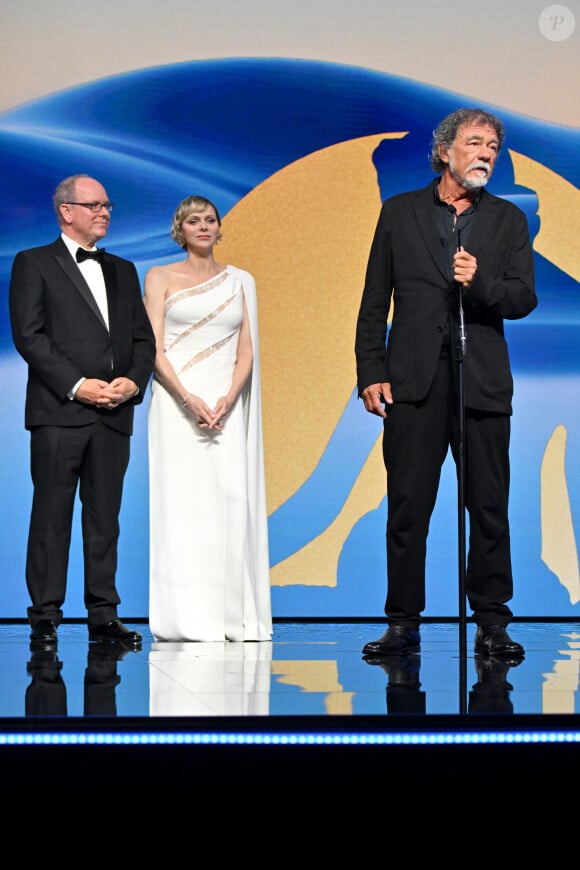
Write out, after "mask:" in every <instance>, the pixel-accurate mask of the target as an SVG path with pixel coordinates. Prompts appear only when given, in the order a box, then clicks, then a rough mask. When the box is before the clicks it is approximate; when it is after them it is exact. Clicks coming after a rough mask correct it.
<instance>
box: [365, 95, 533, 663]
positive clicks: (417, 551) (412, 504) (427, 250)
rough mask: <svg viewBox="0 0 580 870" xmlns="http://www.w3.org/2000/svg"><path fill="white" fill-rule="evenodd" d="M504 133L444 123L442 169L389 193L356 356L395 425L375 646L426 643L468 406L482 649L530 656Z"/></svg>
mask: <svg viewBox="0 0 580 870" xmlns="http://www.w3.org/2000/svg"><path fill="white" fill-rule="evenodd" d="M504 138H505V134H504V127H503V124H502V122H501V121H500V120H499V118H497V117H496V116H495V115H492V114H490V113H489V112H487V111H484V110H483V109H480V108H463V109H458V110H457V111H455V112H452V113H451V114H450V115H448V116H447V117H446V118H444V119H443V120H442V121H441V123H440V124H439V125H438V127H437V129H436V130H435V131H434V134H433V143H432V148H431V153H430V160H431V166H432V169H433V170H434V171H435V172H436V173H438V177H437V178H436V179H435V180H434V181H431V182H430V183H429V184H428V185H427V186H426V187H423V188H421V189H419V190H414V191H411V192H407V193H401V194H397V195H395V196H392V197H390V198H388V199H386V200H385V202H384V203H383V205H382V208H381V212H380V215H379V219H378V223H377V226H376V230H375V235H374V239H373V242H372V246H371V250H370V255H369V260H368V265H367V270H366V278H365V285H364V290H363V294H362V300H361V305H360V309H359V314H358V320H357V329H356V343H355V353H356V363H357V383H358V392H359V396H360V397H361V398H362V400H363V403H364V406H365V409H366V410H367V411H368V412H369V413H371V414H375V415H377V416H378V417H380V418H382V420H383V426H384V429H383V457H384V463H385V467H386V470H387V505H388V517H387V596H386V602H385V613H386V616H387V622H388V628H387V630H386V632H385V633H384V635H383V636H382V637H380V638H379V639H378V640H376V641H370V642H369V643H367V644H365V646H364V647H363V654H364V655H365V656H367V657H369V656H370V657H377V656H384V655H391V654H398V653H409V652H416V651H418V650H419V648H420V623H421V614H422V611H423V610H424V608H425V559H426V548H427V534H428V531H429V523H430V519H431V514H432V512H433V509H434V506H435V502H436V498H437V493H438V489H439V481H440V476H441V468H442V465H443V462H444V460H445V458H446V456H447V453H448V450H449V448H451V452H452V455H453V458H454V460H455V462H456V464H458V461H459V459H460V456H461V457H463V442H462V435H463V432H462V428H463V427H462V426H461V425H460V424H461V423H462V422H463V416H464V438H465V452H464V458H465V464H464V470H465V506H466V508H467V511H468V514H469V551H468V558H467V573H466V595H467V599H468V601H469V604H470V607H471V609H472V611H473V617H474V621H475V622H476V624H477V630H476V633H475V642H474V645H475V650H474V651H475V653H476V655H484V656H501V657H504V658H505V657H509V658H518V657H519V658H521V657H522V656H523V655H524V649H523V647H522V646H521V644H519V643H516V642H515V641H514V640H512V638H511V637H510V636H509V634H508V633H507V630H506V629H507V626H508V624H509V622H510V621H511V619H512V616H513V614H512V611H511V609H510V607H509V605H508V602H509V601H510V600H511V598H512V597H513V577H512V566H511V549H510V529H509V521H508V498H509V483H510V464H509V442H510V418H511V414H512V396H513V379H512V373H511V368H510V361H509V354H508V347H507V343H506V340H505V337H504V320H506V319H507V320H517V319H519V318H523V317H526V316H527V315H528V314H530V312H531V311H533V310H534V308H535V307H536V305H537V302H538V300H537V297H536V292H535V277H534V258H533V251H532V246H531V241H530V235H529V228H528V223H527V219H526V216H525V214H524V213H523V212H522V211H521V210H520V209H519V208H518V207H517V206H516V205H514V204H513V203H511V202H509V201H507V200H505V199H500V198H499V197H497V196H493V195H492V194H490V193H489V192H488V191H486V190H485V186H486V185H487V183H488V181H489V179H490V177H491V175H492V172H493V170H494V167H495V164H496V161H497V158H498V156H499V153H500V150H501V148H502V146H503V143H504ZM391 303H393V316H392V321H391V323H390V325H389V322H388V321H389V312H390V310H391ZM465 331H466V333H467V342H466V347H467V352H466V353H465V354H464V356H463V355H462V354H461V353H460V352H458V349H459V348H460V347H461V341H462V340H464V339H465V334H464V332H465ZM464 349H465V348H464ZM459 361H461V362H462V364H463V372H462V377H463V381H461V382H460V380H459V374H460V373H459ZM459 383H462V384H464V405H463V406H462V407H463V410H464V415H463V413H461V417H460V406H459V401H458V384H459Z"/></svg>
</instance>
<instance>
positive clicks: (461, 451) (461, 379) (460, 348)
mask: <svg viewBox="0 0 580 870" xmlns="http://www.w3.org/2000/svg"><path fill="white" fill-rule="evenodd" d="M460 248H461V241H460V237H459V227H457V250H458V251H459V250H460ZM457 299H458V302H457V307H458V331H457V363H458V366H457V373H458V378H457V398H458V408H457V419H458V423H459V443H458V451H457V519H458V535H457V538H458V553H459V671H460V681H459V683H460V712H461V713H465V712H466V705H465V694H466V693H465V690H464V687H465V684H466V673H465V671H466V656H467V626H466V607H465V597H466V596H465V570H466V569H465V563H466V546H465V375H464V370H463V360H464V358H465V351H466V347H465V346H466V334H465V319H464V313H463V288H462V287H461V284H459V283H458V284H457Z"/></svg>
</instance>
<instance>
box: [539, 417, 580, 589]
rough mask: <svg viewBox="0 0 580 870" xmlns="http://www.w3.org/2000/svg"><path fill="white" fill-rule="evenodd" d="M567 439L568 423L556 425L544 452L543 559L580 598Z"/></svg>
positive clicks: (541, 504) (542, 475)
mask: <svg viewBox="0 0 580 870" xmlns="http://www.w3.org/2000/svg"><path fill="white" fill-rule="evenodd" d="M566 439H567V433H566V429H565V428H564V426H556V428H555V429H554V431H553V433H552V436H551V438H550V440H549V441H548V444H547V446H546V449H545V451H544V458H543V460H542V466H541V471H540V508H541V526H542V553H541V557H542V561H543V562H544V563H545V564H546V565H547V567H548V568H549V569H550V571H553V573H554V574H555V575H556V577H557V578H558V580H559V581H560V583H561V584H562V586H563V587H564V588H565V589H566V590H567V592H568V595H569V596H570V603H571V604H577V603H578V601H580V574H579V571H578V550H577V548H576V537H575V535H574V525H573V523H572V511H571V509H570V497H569V494H568V485H567V483H566V469H565V462H566Z"/></svg>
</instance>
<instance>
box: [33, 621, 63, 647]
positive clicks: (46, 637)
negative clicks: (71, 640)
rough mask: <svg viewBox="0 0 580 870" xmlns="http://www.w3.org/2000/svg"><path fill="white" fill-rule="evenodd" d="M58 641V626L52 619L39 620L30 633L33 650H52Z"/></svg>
mask: <svg viewBox="0 0 580 870" xmlns="http://www.w3.org/2000/svg"><path fill="white" fill-rule="evenodd" d="M57 641H58V635H57V633H56V625H55V624H54V622H53V621H52V619H39V620H38V622H37V623H36V625H35V626H34V627H33V629H32V631H31V632H30V648H31V649H50V648H51V647H55V646H56V644H57Z"/></svg>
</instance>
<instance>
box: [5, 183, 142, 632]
mask: <svg viewBox="0 0 580 870" xmlns="http://www.w3.org/2000/svg"><path fill="white" fill-rule="evenodd" d="M53 202H54V209H55V212H56V217H57V220H58V223H59V225H60V228H61V235H60V237H59V238H58V239H57V240H56V241H55V242H53V243H52V244H49V245H44V246H42V247H37V248H32V249H29V250H25V251H21V252H19V253H18V254H17V255H16V257H15V258H14V263H13V266H12V275H11V280H10V293H9V299H10V319H11V326H12V336H13V340H14V344H15V346H16V349H17V350H18V352H19V353H20V354H21V356H22V357H23V358H24V360H25V361H26V363H27V365H28V383H27V389H26V406H25V427H26V429H28V430H29V431H30V457H31V476H32V483H33V500H32V511H31V517H30V528H29V535H28V549H27V558H26V583H27V587H28V592H29V595H30V599H31V602H32V604H31V606H30V607H29V608H28V619H29V622H30V625H31V627H32V633H31V641H32V645H33V646H34V645H36V646H38V648H40V649H46V648H47V645H48V646H50V645H51V644H52V645H54V646H55V645H56V643H57V628H58V626H59V624H60V622H61V620H62V616H63V611H62V607H63V604H64V600H65V593H66V583H67V571H68V561H69V549H70V539H71V527H72V519H73V510H74V501H75V497H76V492H77V488H78V489H79V494H80V499H81V503H82V520H81V522H82V534H83V552H84V599H85V605H86V608H87V622H88V629H89V639H90V640H105V641H113V642H116V641H121V642H125V643H129V644H137V643H139V642H140V641H141V635H140V634H139V632H137V631H131V630H130V629H129V628H127V627H126V626H125V625H123V623H122V622H121V621H120V619H119V618H118V614H117V607H118V605H119V604H120V598H119V595H118V592H117V588H116V569H117V543H118V537H119V512H120V509H121V498H122V491H123V480H124V476H125V471H126V469H127V466H128V462H129V451H130V436H131V434H132V432H133V414H134V407H135V405H136V404H138V403H140V402H142V400H143V396H144V392H145V390H146V388H147V384H148V381H149V377H150V375H151V372H152V370H153V364H154V358H155V339H154V336H153V331H152V329H151V325H150V323H149V319H148V317H147V314H146V312H145V307H144V305H143V301H142V295H141V288H140V283H139V278H138V275H137V270H136V269H135V266H134V264H133V263H131V262H130V261H128V260H124V259H121V258H120V257H116V256H114V255H112V254H109V253H108V252H105V250H104V249H101V250H100V251H99V250H98V249H96V248H95V245H96V243H97V242H99V241H100V240H101V239H103V238H104V237H105V236H106V234H107V230H108V228H109V221H110V213H111V210H112V208H113V206H112V203H110V202H109V198H108V196H107V192H106V190H105V188H104V187H103V186H102V184H100V183H99V182H98V181H96V180H95V179H94V178H90V177H89V176H87V175H75V176H72V177H70V178H66V179H65V180H64V181H61V183H60V184H59V185H58V187H57V188H56V191H55V193H54V199H53Z"/></svg>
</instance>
